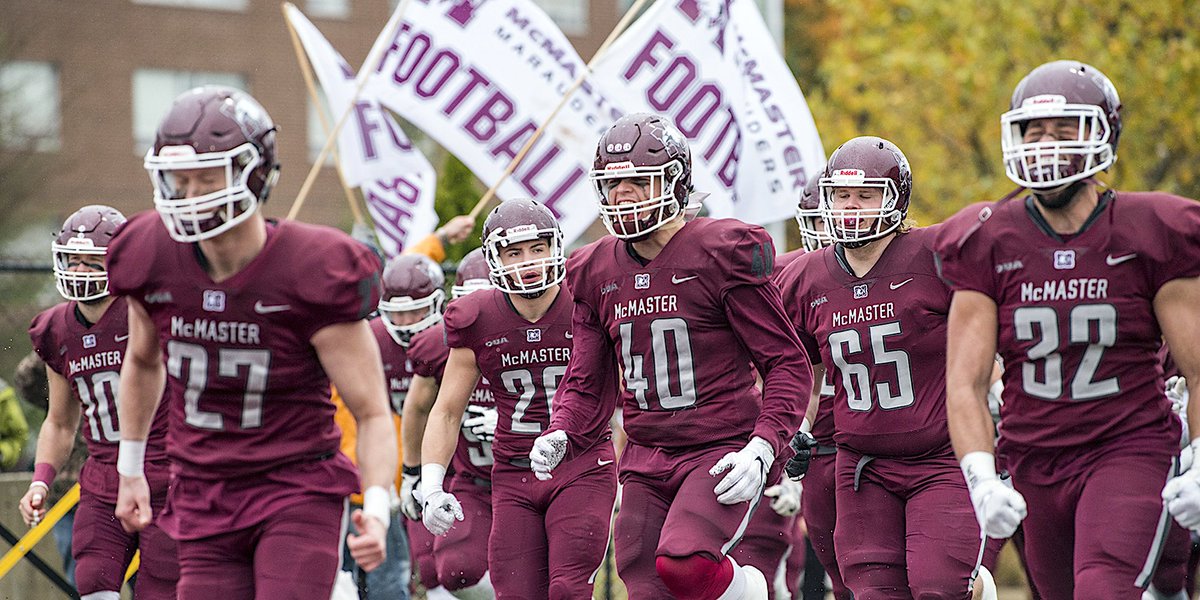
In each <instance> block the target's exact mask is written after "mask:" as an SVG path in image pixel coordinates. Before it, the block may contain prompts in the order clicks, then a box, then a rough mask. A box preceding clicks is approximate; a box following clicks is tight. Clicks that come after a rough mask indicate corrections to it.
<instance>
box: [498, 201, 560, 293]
mask: <svg viewBox="0 0 1200 600" xmlns="http://www.w3.org/2000/svg"><path fill="white" fill-rule="evenodd" d="M536 239H543V240H545V241H546V243H547V244H548V245H549V251H548V252H547V254H546V256H545V257H540V258H532V259H529V260H522V261H519V262H514V263H512V264H508V265H506V264H504V261H503V260H502V259H501V254H502V253H503V252H504V249H505V248H507V247H508V246H510V245H512V244H517V243H520V242H528V241H530V240H536ZM483 257H484V259H486V260H487V265H488V274H489V276H490V277H491V280H492V283H493V284H495V286H496V287H498V288H500V289H501V290H503V291H505V292H507V293H509V294H522V295H526V296H536V295H539V294H541V293H543V292H545V291H546V290H548V289H550V288H551V287H553V286H555V285H558V284H559V283H561V282H562V280H563V278H564V277H566V276H567V268H566V267H567V256H566V253H565V251H564V249H563V233H562V229H561V228H559V226H558V219H555V218H554V213H552V212H550V209H548V208H546V207H545V206H544V205H542V204H541V203H539V202H537V201H536V200H530V199H527V198H515V199H512V200H507V201H505V202H501V203H500V205H499V206H497V207H496V208H493V209H492V212H491V213H490V214H489V215H488V217H487V220H485V221H484V222H483ZM537 270H540V271H541V273H540V276H539V277H537V278H532V277H530V278H529V279H526V275H528V274H530V273H533V272H535V271H537Z"/></svg>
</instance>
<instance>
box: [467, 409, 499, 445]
mask: <svg viewBox="0 0 1200 600" xmlns="http://www.w3.org/2000/svg"><path fill="white" fill-rule="evenodd" d="M467 414H468V415H469V416H470V418H468V419H466V420H465V421H463V424H462V426H463V429H466V430H468V431H470V432H471V433H472V434H474V435H475V437H476V438H479V440H480V441H483V442H491V441H492V440H493V439H495V438H496V421H497V419H498V418H499V416H498V414H497V413H496V409H494V408H491V407H487V406H475V405H471V406H468V407H467Z"/></svg>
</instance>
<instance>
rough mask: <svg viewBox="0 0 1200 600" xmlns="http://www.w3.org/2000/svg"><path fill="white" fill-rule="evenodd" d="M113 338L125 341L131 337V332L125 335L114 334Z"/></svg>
mask: <svg viewBox="0 0 1200 600" xmlns="http://www.w3.org/2000/svg"><path fill="white" fill-rule="evenodd" d="M113 339H114V340H116V341H117V342H118V343H119V342H123V341H125V340H127V339H129V334H128V333H127V334H125V335H114V336H113Z"/></svg>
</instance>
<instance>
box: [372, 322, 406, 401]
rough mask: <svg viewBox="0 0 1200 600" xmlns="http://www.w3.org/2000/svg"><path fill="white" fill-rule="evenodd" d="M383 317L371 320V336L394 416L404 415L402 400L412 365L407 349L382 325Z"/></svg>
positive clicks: (404, 396)
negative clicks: (381, 365)
mask: <svg viewBox="0 0 1200 600" xmlns="http://www.w3.org/2000/svg"><path fill="white" fill-rule="evenodd" d="M383 319H384V317H376V318H374V319H371V323H370V324H371V335H374V336H375V343H376V344H378V345H379V357H380V359H382V360H383V378H384V381H386V382H387V388H388V398H389V399H390V400H391V401H392V410H394V411H396V414H398V415H403V414H404V399H405V398H406V397H408V388H409V386H410V385H412V376H413V364H412V359H411V358H409V356H408V349H407V348H405V347H404V346H401V345H400V344H397V343H396V340H394V339H392V336H391V334H389V333H388V330H387V326H385V325H384V324H383Z"/></svg>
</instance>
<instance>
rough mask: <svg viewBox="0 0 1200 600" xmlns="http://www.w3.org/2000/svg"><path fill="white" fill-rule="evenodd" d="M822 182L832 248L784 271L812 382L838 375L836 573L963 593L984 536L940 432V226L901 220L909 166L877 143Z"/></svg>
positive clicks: (842, 157) (859, 145) (889, 592)
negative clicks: (935, 246)
mask: <svg viewBox="0 0 1200 600" xmlns="http://www.w3.org/2000/svg"><path fill="white" fill-rule="evenodd" d="M819 186H820V187H819V195H820V205H821V214H822V217H823V220H824V223H825V231H826V232H827V233H828V234H829V236H830V238H831V239H832V240H833V241H834V242H835V245H833V246H831V247H829V248H826V249H824V250H821V251H819V252H813V253H809V254H806V255H804V256H802V257H800V258H799V259H797V260H796V261H795V262H793V263H792V264H790V265H788V267H786V268H785V269H784V272H783V273H782V274H780V277H779V279H780V287H781V288H782V289H783V296H784V299H785V303H786V305H787V307H788V310H789V311H790V313H791V315H792V318H793V321H794V322H795V324H796V328H797V330H799V331H800V332H801V336H800V337H801V339H802V340H803V342H804V344H805V346H806V347H807V348H808V352H809V353H810V354H811V355H812V356H813V357H814V358H815V357H818V356H819V357H820V358H821V362H820V363H814V377H815V378H817V379H823V378H824V376H825V374H826V373H827V372H830V373H831V374H832V376H831V379H832V381H833V386H834V395H833V397H832V398H830V399H828V400H827V401H826V402H827V403H828V404H831V405H832V411H833V414H834V421H835V423H836V428H835V431H834V435H833V437H834V441H835V442H836V443H837V449H838V451H837V453H836V459H835V460H836V466H835V467H834V468H835V473H834V480H835V486H836V491H835V494H836V498H837V500H836V526H835V528H834V545H835V546H836V548H837V564H838V566H839V568H840V569H841V574H842V578H843V579H844V581H845V584H846V586H847V587H848V588H850V590H851V591H853V593H854V596H855V597H857V598H888V597H920V598H923V597H937V598H953V597H959V598H964V597H969V596H968V589H969V587H970V585H971V583H972V578H973V576H974V574H975V570H976V567H977V565H978V561H979V556H980V545H981V544H980V540H981V538H980V535H979V527H978V524H977V523H976V522H975V515H974V514H973V513H972V511H971V509H970V507H969V506H968V505H967V502H966V499H967V490H966V485H965V483H964V482H963V480H962V476H961V474H960V473H959V470H958V465H957V463H956V462H955V460H954V453H953V450H952V449H951V447H950V436H949V433H948V432H947V430H946V416H945V406H946V405H945V400H944V397H945V387H944V386H945V382H944V369H945V361H946V339H945V334H944V331H945V327H946V313H947V310H948V309H949V303H950V291H949V290H948V289H947V288H946V286H945V284H944V283H942V281H941V280H940V279H938V276H937V273H936V269H935V265H934V260H933V253H932V250H931V248H932V243H933V239H934V234H935V233H936V227H932V228H914V227H912V226H911V222H907V221H906V218H907V213H908V205H909V198H910V195H911V192H912V171H911V170H910V168H909V165H908V159H906V158H905V156H904V154H903V153H902V152H901V151H900V149H899V148H897V147H896V146H895V145H894V144H892V143H891V142H889V141H887V140H884V139H882V138H878V137H869V136H868V137H858V138H854V139H852V140H849V141H847V142H846V143H844V144H842V145H841V146H839V147H838V149H837V150H835V151H834V152H833V154H832V155H831V156H830V158H829V163H828V164H827V165H826V167H825V172H824V175H823V176H822V177H821V180H820V183H819ZM816 393H819V390H816ZM798 437H804V438H805V439H808V440H811V439H812V438H811V436H798ZM811 445H812V444H811V442H810V443H809V444H808V445H807V446H806V447H805V448H803V450H805V451H811ZM818 447H819V446H818ZM996 549H997V550H998V549H999V548H998V546H997V548H996ZM909 557H914V560H909ZM982 572H986V570H983V571H982ZM980 587H982V586H980ZM993 587H994V586H993Z"/></svg>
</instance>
